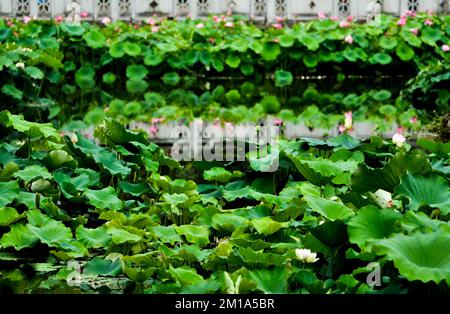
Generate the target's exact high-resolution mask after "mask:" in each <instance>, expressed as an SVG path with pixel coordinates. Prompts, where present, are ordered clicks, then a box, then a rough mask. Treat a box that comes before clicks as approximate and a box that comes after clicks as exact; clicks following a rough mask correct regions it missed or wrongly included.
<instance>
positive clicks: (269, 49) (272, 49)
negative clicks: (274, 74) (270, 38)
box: [261, 42, 281, 61]
mask: <svg viewBox="0 0 450 314" xmlns="http://www.w3.org/2000/svg"><path fill="white" fill-rule="evenodd" d="M280 53H281V49H280V46H279V45H278V44H276V43H273V42H266V43H264V45H263V49H262V51H261V57H262V58H263V59H264V61H275V60H276V59H277V57H278V55H279V54H280Z"/></svg>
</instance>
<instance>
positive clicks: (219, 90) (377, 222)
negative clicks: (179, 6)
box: [0, 13, 450, 294]
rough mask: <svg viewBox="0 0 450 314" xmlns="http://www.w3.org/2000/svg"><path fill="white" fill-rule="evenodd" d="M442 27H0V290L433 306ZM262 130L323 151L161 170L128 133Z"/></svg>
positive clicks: (282, 147) (444, 264)
mask: <svg viewBox="0 0 450 314" xmlns="http://www.w3.org/2000/svg"><path fill="white" fill-rule="evenodd" d="M449 25H450V17H449V16H439V15H428V14H422V13H420V14H417V15H415V14H412V13H409V14H408V15H405V16H404V17H401V18H400V19H399V18H395V17H391V16H382V17H381V18H380V19H379V20H377V21H376V22H374V23H368V24H365V23H364V24H362V23H357V22H356V21H353V20H352V19H351V18H349V19H348V20H347V21H334V20H332V19H328V18H325V19H318V20H314V21H311V22H308V23H296V24H293V25H291V24H289V23H287V22H285V21H281V20H280V21H279V23H277V24H275V25H264V26H263V25H256V24H255V23H253V22H252V21H248V20H247V19H245V18H243V17H231V16H227V17H219V18H218V17H214V18H208V19H205V20H201V21H200V20H197V21H196V20H191V19H185V20H182V21H175V20H170V19H158V18H151V19H149V20H148V21H146V22H136V23H125V22H114V23H109V22H108V23H105V25H97V24H89V23H84V22H83V23H82V24H80V25H74V24H68V23H65V22H61V20H58V21H35V20H31V21H27V23H24V22H22V21H17V20H0V71H1V73H2V75H1V76H0V86H1V92H0V102H1V105H0V109H1V110H0V134H1V142H0V292H1V293H146V294H156V293H201V294H203V293H229V294H234V293H296V294H298V293H300V294H311V293H313V294H330V293H332V294H342V293H346V294H354V293H362V294H379V293H429V294H437V293H449V292H450V289H449V285H450V223H449V218H450V187H449V178H450V143H449V138H450V131H449V129H450V127H449V120H450V118H449V113H450V110H449V104H448V101H449V98H450V93H449V91H448V86H449V85H448V83H449V82H448V81H449V80H450V72H449V62H448V61H449V52H448V51H449V50H450V47H449V46H448V45H449V44H450V26H449ZM269 115H270V116H271V117H273V118H275V119H276V121H277V124H278V125H279V126H280V125H281V126H282V125H284V124H285V123H291V122H292V123H302V124H305V125H306V126H307V127H309V128H310V129H314V128H339V132H340V135H338V136H335V137H331V136H324V137H323V138H305V137H301V138H297V139H290V140H288V139H286V138H283V136H280V137H279V138H277V140H276V146H275V145H272V146H269V147H268V152H269V153H268V154H265V155H259V154H253V153H252V152H249V153H247V154H245V155H244V158H241V159H239V158H234V159H233V160H231V161H230V160H228V161H226V162H224V161H206V160H195V161H178V160H176V159H174V158H173V156H171V155H170V154H169V153H168V152H167V151H166V150H164V149H163V148H162V147H161V146H158V145H157V144H155V142H152V141H151V140H150V138H149V136H148V133H149V130H146V129H143V130H142V129H133V130H131V129H130V127H129V126H130V125H132V124H133V123H134V122H145V123H148V124H149V125H151V127H152V128H151V129H150V133H155V134H157V132H158V127H160V126H161V125H162V124H164V123H166V122H170V121H178V122H180V123H188V122H189V121H192V120H193V119H194V118H199V117H200V118H203V119H204V120H206V121H210V122H211V123H215V124H217V125H230V124H237V123H242V122H245V123H254V124H258V123H259V122H260V121H262V120H264V119H265V118H267V117H268V116H269ZM356 122H371V123H373V124H375V125H376V130H375V132H374V133H373V134H372V136H370V137H367V138H354V137H352V136H351V134H352V128H353V124H354V123H356ZM393 125H397V126H399V127H400V128H399V129H398V130H397V131H395V134H394V136H393V137H388V138H386V137H383V136H381V135H382V133H383V131H386V130H390V129H392V126H393ZM87 128H93V129H94V130H95V131H94V132H93V133H92V134H89V138H88V137H86V136H84V134H85V133H86V129H87ZM67 131H71V132H73V134H70V135H66V134H68V133H67ZM420 132H421V133H425V132H428V133H432V136H431V135H430V136H427V137H421V136H419V137H417V136H415V137H414V138H413V137H409V135H410V134H412V133H414V134H420ZM245 144H246V145H250V144H252V143H250V141H248V142H246V143H245ZM236 154H237V153H236ZM272 165H276V167H275V168H273V169H272V171H270V172H268V171H267V168H268V167H269V168H270V166H272Z"/></svg>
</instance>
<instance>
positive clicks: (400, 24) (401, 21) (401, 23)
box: [397, 17, 406, 26]
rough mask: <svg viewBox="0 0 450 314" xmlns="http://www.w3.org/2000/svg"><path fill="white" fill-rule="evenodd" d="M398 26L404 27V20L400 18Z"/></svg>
mask: <svg viewBox="0 0 450 314" xmlns="http://www.w3.org/2000/svg"><path fill="white" fill-rule="evenodd" d="M397 25H398V26H405V25H406V18H403V17H402V18H401V19H400V20H399V21H398V22H397Z"/></svg>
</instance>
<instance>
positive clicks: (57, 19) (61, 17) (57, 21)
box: [55, 15, 64, 23]
mask: <svg viewBox="0 0 450 314" xmlns="http://www.w3.org/2000/svg"><path fill="white" fill-rule="evenodd" d="M62 21H64V16H62V15H57V16H56V17H55V22H56V23H61V22H62Z"/></svg>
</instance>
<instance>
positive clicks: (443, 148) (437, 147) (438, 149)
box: [417, 138, 450, 156]
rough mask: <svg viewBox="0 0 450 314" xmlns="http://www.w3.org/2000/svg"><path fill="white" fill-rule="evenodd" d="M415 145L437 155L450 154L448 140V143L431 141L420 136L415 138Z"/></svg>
mask: <svg viewBox="0 0 450 314" xmlns="http://www.w3.org/2000/svg"><path fill="white" fill-rule="evenodd" d="M417 145H418V146H420V147H422V148H424V149H426V150H428V151H430V152H432V153H434V154H439V155H443V156H445V155H447V154H450V142H449V143H442V142H435V141H431V140H429V139H426V138H421V139H418V140H417Z"/></svg>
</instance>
